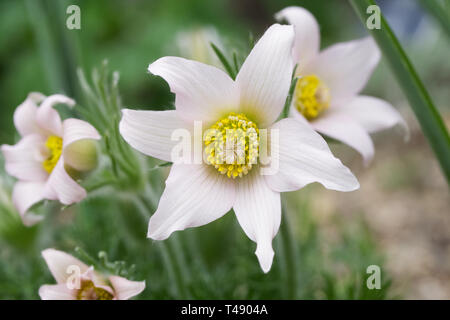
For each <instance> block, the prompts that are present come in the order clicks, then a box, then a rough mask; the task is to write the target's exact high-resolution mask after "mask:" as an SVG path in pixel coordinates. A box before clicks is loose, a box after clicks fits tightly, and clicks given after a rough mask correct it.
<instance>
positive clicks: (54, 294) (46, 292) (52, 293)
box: [39, 284, 77, 300]
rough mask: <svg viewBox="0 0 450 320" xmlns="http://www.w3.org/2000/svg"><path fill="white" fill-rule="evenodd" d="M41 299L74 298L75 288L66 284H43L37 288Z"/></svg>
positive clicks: (75, 297) (75, 295)
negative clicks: (70, 287)
mask: <svg viewBox="0 0 450 320" xmlns="http://www.w3.org/2000/svg"><path fill="white" fill-rule="evenodd" d="M39 296H40V297H41V299H42V300H76V299H77V290H74V289H69V288H68V287H67V285H66V284H53V285H48V284H47V285H43V286H41V287H40V288H39Z"/></svg>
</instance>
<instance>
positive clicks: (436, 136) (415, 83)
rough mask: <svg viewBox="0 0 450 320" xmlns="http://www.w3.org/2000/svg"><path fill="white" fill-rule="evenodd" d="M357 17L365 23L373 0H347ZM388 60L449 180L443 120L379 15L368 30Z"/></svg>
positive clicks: (449, 144) (449, 151) (448, 139)
mask: <svg viewBox="0 0 450 320" xmlns="http://www.w3.org/2000/svg"><path fill="white" fill-rule="evenodd" d="M349 1H350V3H351V4H352V6H353V9H354V10H355V12H356V13H357V14H358V16H359V18H360V19H361V21H362V22H363V24H365V23H366V19H367V18H368V15H367V13H366V10H367V8H368V6H371V5H375V2H374V1H373V0H349ZM369 32H370V33H371V34H372V36H373V38H374V39H375V41H376V42H377V44H378V46H379V47H380V49H381V51H382V52H383V55H384V57H385V58H386V60H387V61H388V63H389V65H390V67H391V70H392V72H393V74H394V76H395V77H396V78H397V81H398V83H399V85H400V87H401V88H402V90H403V93H404V94H405V96H406V98H407V99H408V101H409V104H410V105H411V108H412V110H413V111H414V113H415V115H416V118H417V120H418V121H419V123H420V125H421V127H422V131H423V133H424V135H425V136H426V137H427V139H428V141H429V143H430V145H431V147H432V149H433V151H434V153H435V154H436V157H437V159H438V160H439V163H440V165H441V167H442V171H443V172H444V175H445V177H446V178H447V182H448V183H450V136H449V134H448V131H447V128H446V127H445V124H444V121H443V120H442V118H441V116H440V114H439V112H438V110H437V108H436V107H435V106H434V104H433V101H432V100H431V97H430V95H429V94H428V92H427V90H426V89H425V87H424V85H423V83H422V81H421V80H420V78H419V77H418V75H417V73H416V71H415V69H414V67H413V66H412V64H411V62H410V61H409V59H408V57H407V55H406V53H405V51H404V50H403V48H402V46H401V45H400V43H399V41H398V40H397V38H396V36H395V34H394V33H393V32H392V30H391V28H390V27H389V25H388V23H387V22H386V20H385V19H384V17H383V15H381V28H380V29H373V30H369Z"/></svg>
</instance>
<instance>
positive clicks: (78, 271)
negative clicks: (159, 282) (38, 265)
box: [39, 249, 145, 300]
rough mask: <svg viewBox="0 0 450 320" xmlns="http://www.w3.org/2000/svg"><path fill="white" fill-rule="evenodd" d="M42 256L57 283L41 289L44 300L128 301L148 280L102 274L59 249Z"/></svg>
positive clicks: (140, 290)
mask: <svg viewBox="0 0 450 320" xmlns="http://www.w3.org/2000/svg"><path fill="white" fill-rule="evenodd" d="M42 256H43V257H44V259H45V262H46V263H47V266H48V268H49V269H50V272H51V273H52V275H53V277H54V278H55V280H56V282H57V284H53V285H43V286H41V287H40V288H39V296H40V297H41V299H42V300H128V299H130V298H132V297H134V296H136V295H138V294H139V293H141V292H142V291H143V290H144V289H145V281H130V280H128V279H125V278H123V277H119V276H114V275H108V276H107V275H103V274H101V273H98V272H97V271H96V270H94V267H92V266H90V267H89V266H88V265H86V264H85V263H83V262H81V261H80V260H78V259H76V258H75V257H73V256H71V255H70V254H67V253H65V252H62V251H59V250H55V249H46V250H44V251H42Z"/></svg>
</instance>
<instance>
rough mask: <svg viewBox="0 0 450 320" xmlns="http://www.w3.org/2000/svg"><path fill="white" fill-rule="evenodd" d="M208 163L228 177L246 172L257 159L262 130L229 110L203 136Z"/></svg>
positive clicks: (240, 175) (234, 176)
mask: <svg viewBox="0 0 450 320" xmlns="http://www.w3.org/2000/svg"><path fill="white" fill-rule="evenodd" d="M204 142H205V153H206V162H207V163H208V164H210V165H212V166H214V167H215V168H216V169H217V170H218V171H219V172H220V173H221V174H226V175H227V177H228V178H233V179H234V178H236V177H242V176H244V175H246V174H247V173H248V172H249V171H250V170H251V168H252V166H253V165H254V164H256V163H257V160H258V152H259V129H258V127H257V126H256V124H255V123H254V122H252V121H251V120H249V119H248V118H247V117H246V116H245V115H244V114H242V113H240V114H236V113H234V112H232V113H230V114H229V115H228V116H226V117H225V118H222V119H221V120H219V121H217V122H216V123H215V124H213V125H212V126H211V127H210V128H209V129H208V130H207V131H206V132H205V135H204Z"/></svg>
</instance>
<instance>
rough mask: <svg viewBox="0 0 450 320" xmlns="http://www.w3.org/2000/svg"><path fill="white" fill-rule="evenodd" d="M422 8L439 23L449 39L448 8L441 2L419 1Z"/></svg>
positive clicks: (449, 18)
mask: <svg viewBox="0 0 450 320" xmlns="http://www.w3.org/2000/svg"><path fill="white" fill-rule="evenodd" d="M418 1H419V3H420V4H421V5H422V7H424V8H425V10H427V11H428V13H430V14H431V15H432V16H433V17H434V19H436V22H438V23H439V24H440V25H441V27H442V29H443V30H444V32H445V33H446V34H447V37H450V15H449V12H448V8H446V7H444V6H443V5H441V4H440V2H438V1H436V0H418Z"/></svg>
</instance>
